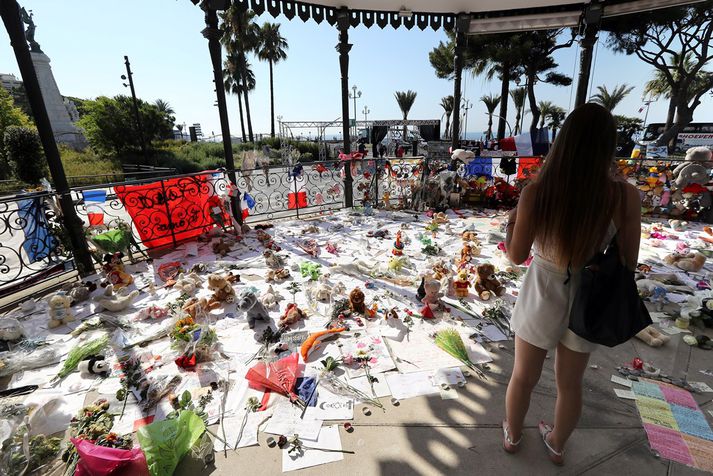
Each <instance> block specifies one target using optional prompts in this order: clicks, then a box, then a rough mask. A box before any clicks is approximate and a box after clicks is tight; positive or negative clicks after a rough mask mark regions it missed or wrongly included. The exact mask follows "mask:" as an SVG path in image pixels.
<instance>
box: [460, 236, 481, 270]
mask: <svg viewBox="0 0 713 476" xmlns="http://www.w3.org/2000/svg"><path fill="white" fill-rule="evenodd" d="M479 255H480V247H479V246H477V245H475V244H471V243H468V242H467V241H466V242H464V243H463V248H461V250H460V262H459V263H460V265H461V266H462V265H464V264H467V263H470V262H471V261H472V259H473V257H474V256H479Z"/></svg>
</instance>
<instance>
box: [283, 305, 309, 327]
mask: <svg viewBox="0 0 713 476" xmlns="http://www.w3.org/2000/svg"><path fill="white" fill-rule="evenodd" d="M303 319H307V314H305V312H304V311H303V310H302V309H300V308H299V307H297V304H294V303H290V304H288V305H287V309H285V313H284V314H283V315H282V317H280V322H279V326H280V327H282V328H285V327H289V326H291V325H292V324H295V323H296V322H298V321H300V320H303Z"/></svg>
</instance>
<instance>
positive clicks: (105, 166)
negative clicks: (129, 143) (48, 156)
mask: <svg viewBox="0 0 713 476" xmlns="http://www.w3.org/2000/svg"><path fill="white" fill-rule="evenodd" d="M59 153H60V156H61V157H62V165H63V166H64V172H65V174H66V175H67V177H79V176H83V175H118V174H120V173H121V172H122V170H121V162H120V161H119V159H117V158H116V157H104V156H100V155H98V154H97V153H96V152H94V151H93V150H92V149H90V148H89V147H87V148H86V149H84V150H81V151H80V150H75V149H72V148H71V147H68V146H66V145H60V146H59Z"/></svg>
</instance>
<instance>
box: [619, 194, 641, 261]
mask: <svg viewBox="0 0 713 476" xmlns="http://www.w3.org/2000/svg"><path fill="white" fill-rule="evenodd" d="M624 193H625V196H626V209H625V210H623V212H621V215H620V216H622V217H623V220H624V221H623V222H622V223H619V245H620V246H621V254H622V257H623V258H624V263H625V264H626V266H627V267H628V268H629V269H631V270H633V269H636V265H637V263H638V260H639V243H640V241H641V195H640V194H639V191H638V190H637V189H636V187H634V186H633V185H630V184H626V185H624Z"/></svg>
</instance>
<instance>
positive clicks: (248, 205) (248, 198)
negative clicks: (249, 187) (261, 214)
mask: <svg viewBox="0 0 713 476" xmlns="http://www.w3.org/2000/svg"><path fill="white" fill-rule="evenodd" d="M253 207H255V199H254V198H253V197H252V195H250V194H249V193H248V192H245V193H243V198H242V200H241V203H240V208H242V210H243V220H245V219H246V218H247V217H248V216H249V215H250V210H252V209H253Z"/></svg>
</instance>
